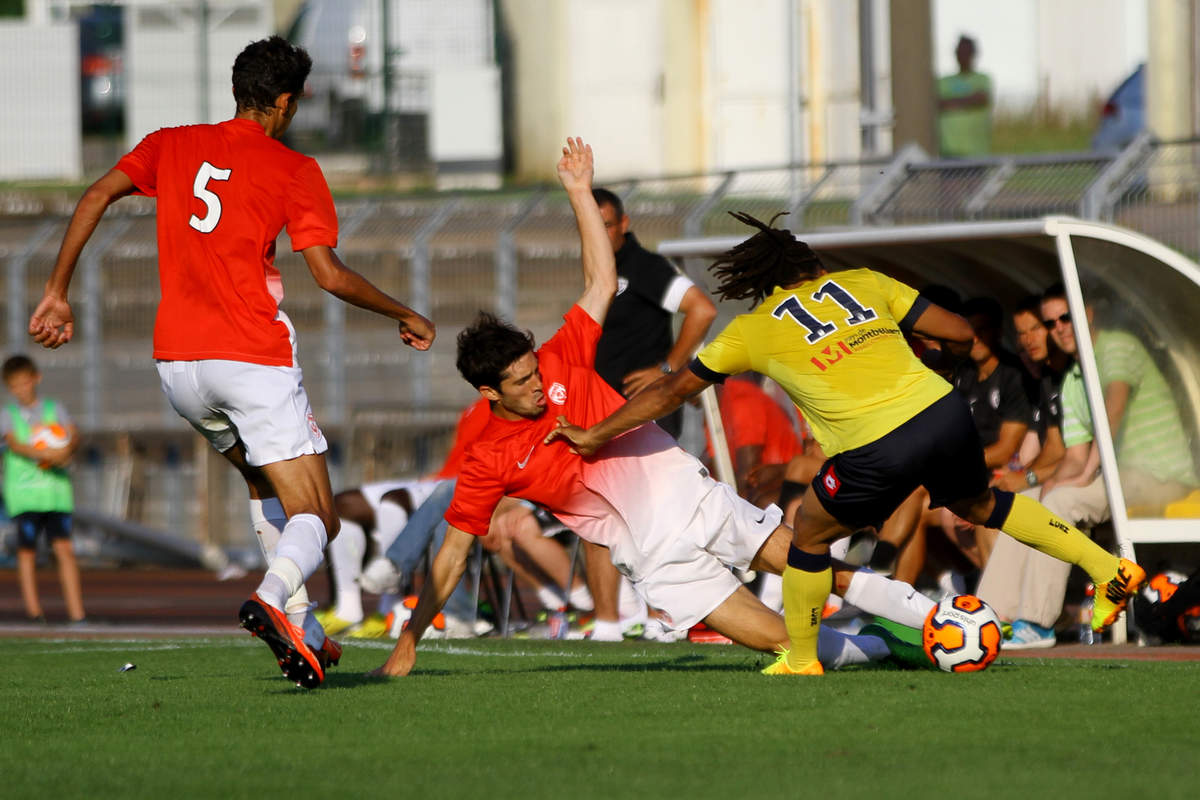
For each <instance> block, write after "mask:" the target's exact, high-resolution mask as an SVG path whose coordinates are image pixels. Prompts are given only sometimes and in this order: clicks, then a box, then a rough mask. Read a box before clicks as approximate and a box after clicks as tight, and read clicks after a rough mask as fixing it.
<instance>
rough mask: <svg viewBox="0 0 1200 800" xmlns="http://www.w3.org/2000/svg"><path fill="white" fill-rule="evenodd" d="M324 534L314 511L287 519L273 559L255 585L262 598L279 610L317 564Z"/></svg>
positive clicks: (322, 526)
mask: <svg viewBox="0 0 1200 800" xmlns="http://www.w3.org/2000/svg"><path fill="white" fill-rule="evenodd" d="M326 542H327V534H326V532H325V525H324V524H323V523H322V522H321V518H320V517H318V516H317V515H316V514H297V515H295V516H294V517H292V518H291V519H289V520H288V523H287V525H285V526H284V528H283V535H282V536H280V537H279V546H278V547H277V548H276V549H275V560H274V561H273V562H271V568H270V569H268V570H267V574H266V576H265V577H264V578H263V581H262V583H261V584H259V587H258V595H259V597H261V598H262V599H263V600H264V601H265V602H267V603H269V604H270V605H272V606H274V607H275V608H277V609H279V610H280V611H282V610H283V608H284V605H285V604H286V602H287V599H288V598H289V597H291V596H292V595H294V594H295V593H296V591H297V590H299V588H300V587H301V586H302V585H304V581H306V580H308V576H310V575H312V574H313V573H314V572H316V571H317V567H319V566H321V554H322V552H323V551H324V550H325V543H326Z"/></svg>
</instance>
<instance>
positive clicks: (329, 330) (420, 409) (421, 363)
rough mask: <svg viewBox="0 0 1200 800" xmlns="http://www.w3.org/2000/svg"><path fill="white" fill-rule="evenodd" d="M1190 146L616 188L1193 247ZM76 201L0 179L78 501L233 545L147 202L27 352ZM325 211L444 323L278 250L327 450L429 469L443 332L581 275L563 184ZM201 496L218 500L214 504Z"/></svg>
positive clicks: (14, 312)
mask: <svg viewBox="0 0 1200 800" xmlns="http://www.w3.org/2000/svg"><path fill="white" fill-rule="evenodd" d="M1198 162H1200V141H1197V140H1188V141H1174V142H1155V141H1153V140H1152V139H1151V138H1150V137H1148V136H1144V137H1142V138H1139V139H1138V140H1136V141H1135V142H1134V143H1133V144H1131V145H1130V146H1129V147H1128V148H1126V149H1125V150H1123V151H1120V152H1113V153H1080V154H1057V155H1041V156H1024V157H1015V156H1014V157H992V158H988V159H980V160H977V161H962V162H946V161H935V160H931V159H929V158H927V157H926V156H925V155H924V154H923V153H921V152H920V151H919V150H916V149H906V150H903V151H901V152H900V153H898V154H896V155H895V156H894V157H893V158H890V159H878V160H870V161H861V162H853V163H832V164H812V165H801V166H796V167H791V168H779V169H762V170H746V171H738V172H729V173H721V174H713V175H692V176H682V177H671V178H655V179H644V180H642V179H639V180H623V181H615V182H612V183H609V184H608V186H609V187H610V188H612V189H613V190H614V191H616V192H617V193H618V194H619V195H621V197H622V198H623V200H624V202H625V204H626V211H627V212H628V213H629V215H630V217H631V220H632V229H633V231H634V232H635V233H636V234H637V235H638V237H639V238H640V240H641V241H642V243H643V244H644V245H645V246H647V247H650V248H653V247H655V246H656V244H657V243H658V242H659V241H662V240H665V239H671V238H682V237H693V236H701V235H720V234H728V235H741V234H743V233H744V232H745V228H744V226H742V225H741V224H740V223H738V222H736V221H735V220H734V219H733V218H732V217H730V216H729V215H728V214H727V213H726V212H727V211H730V210H738V211H746V212H749V213H751V214H753V215H755V216H758V217H760V218H763V219H770V217H771V216H772V215H774V214H775V213H776V212H779V211H787V212H788V217H786V218H785V220H784V223H783V224H785V225H786V226H787V227H789V228H791V229H792V230H794V231H798V232H800V233H801V234H803V232H805V231H818V230H837V229H850V228H859V227H863V226H868V227H869V226H885V225H897V224H919V223H948V222H955V221H968V220H983V219H1020V218H1032V217H1038V216H1042V215H1046V214H1065V215H1076V216H1081V217H1084V218H1088V219H1097V220H1102V221H1107V222H1112V223H1115V224H1118V225H1123V226H1126V227H1129V228H1132V229H1134V230H1137V231H1139V232H1141V233H1144V234H1147V235H1149V236H1152V237H1154V238H1157V239H1159V240H1161V241H1163V242H1164V243H1166V244H1168V245H1169V246H1171V247H1173V248H1175V249H1177V250H1179V251H1181V252H1183V253H1184V254H1186V255H1188V256H1190V257H1193V258H1194V257H1195V256H1196V255H1197V253H1200V224H1198V222H1200V206H1198V203H1197V197H1198V194H1200V170H1198V169H1197V163H1198ZM73 202H74V198H71V197H67V196H65V194H62V195H52V196H37V197H33V196H26V195H22V194H19V193H5V194H0V260H3V262H4V264H5V266H6V269H5V272H4V290H5V297H6V302H5V303H3V304H0V318H2V320H3V326H4V327H3V330H4V331H5V332H6V335H7V339H8V343H7V344H8V351H9V352H27V353H30V354H31V355H33V356H34V358H35V359H36V360H37V361H38V363H39V365H40V367H41V369H42V372H43V376H44V379H43V384H42V390H43V392H44V393H45V394H46V395H50V396H54V397H57V398H59V399H60V400H62V401H63V402H64V403H65V404H66V406H67V408H68V409H69V410H70V411H71V413H72V414H73V415H74V416H75V418H76V420H77V421H78V422H79V424H80V427H81V429H82V430H83V431H84V433H85V435H86V436H87V437H88V440H89V445H88V446H87V447H85V448H84V450H83V453H82V455H81V457H80V459H79V464H78V465H77V467H76V473H77V476H78V484H79V491H80V504H81V505H82V506H86V507H90V508H96V509H99V510H105V511H108V512H111V513H112V514H114V515H116V516H123V517H128V518H131V519H135V520H136V521H139V522H142V523H144V524H146V525H150V526H155V527H159V528H162V529H167V530H173V531H175V532H177V533H181V534H187V535H193V536H199V537H204V536H211V537H213V538H214V541H215V543H217V544H231V543H232V544H242V543H243V542H244V541H246V540H247V535H244V534H243V533H242V531H243V530H245V529H246V522H245V504H244V503H243V502H241V497H242V495H241V492H243V491H244V490H243V489H241V488H240V485H239V484H238V482H237V480H238V479H237V478H236V476H235V475H234V474H233V473H232V471H228V470H226V471H224V472H221V473H214V472H213V471H212V470H210V469H209V468H208V467H207V466H205V464H206V462H205V460H204V459H205V458H207V457H208V456H207V455H205V454H206V453H207V450H206V448H204V447H200V446H198V443H197V439H196V437H195V436H194V435H193V434H191V433H190V431H189V430H188V429H187V428H186V426H185V425H184V424H183V423H182V422H180V421H179V419H178V418H177V417H176V415H175V414H174V412H173V411H172V410H171V409H170V408H169V406H168V405H167V403H166V401H165V399H164V398H163V396H162V393H161V391H160V389H159V387H158V379H157V373H156V371H155V370H154V369H153V365H152V363H151V356H150V337H151V333H152V330H153V321H154V313H155V306H156V304H157V298H158V285H157V274H156V247H155V238H154V237H155V231H154V205H153V202H152V201H150V200H146V199H145V198H128V199H126V200H123V201H121V202H120V203H118V204H117V205H116V206H114V207H113V208H112V209H111V210H110V212H109V214H108V215H107V216H106V218H105V220H104V221H103V222H102V223H101V225H100V227H99V228H98V229H97V232H96V234H95V235H94V237H93V239H92V241H91V243H90V244H89V246H88V248H87V250H86V251H85V254H84V256H83V258H82V259H81V262H80V264H79V267H78V273H79V274H77V276H76V278H75V284H74V289H73V295H72V297H73V305H74V309H75V313H76V338H75V340H74V341H73V342H72V343H71V344H70V345H68V346H66V347H64V348H61V349H59V350H55V351H38V352H33V347H32V345H31V344H30V341H29V339H28V337H27V335H26V334H25V326H26V324H27V321H28V318H29V314H30V313H31V312H32V309H33V305H34V303H35V302H36V301H37V300H38V299H39V298H40V296H41V291H42V287H43V285H44V283H45V280H46V277H47V275H48V274H49V271H50V269H51V267H52V265H53V261H54V257H55V253H56V251H57V248H58V245H59V242H60V241H61V238H62V234H63V231H64V230H65V226H66V221H67V218H68V216H69V214H70V211H71V208H72V207H73ZM338 214H339V219H340V220H341V226H342V227H341V237H340V244H339V248H338V249H339V254H340V255H341V256H342V258H343V260H344V261H345V262H346V263H347V264H349V265H350V266H352V267H353V268H354V269H356V270H358V271H360V272H362V273H364V274H365V275H366V276H368V277H369V278H370V279H371V280H372V281H373V282H375V283H376V284H378V285H379V286H380V287H381V288H382V289H383V290H384V291H387V292H389V293H391V294H393V295H395V296H397V297H400V298H401V299H403V300H404V301H406V302H408V303H410V304H411V305H413V306H414V307H416V308H417V309H419V310H421V311H422V312H424V313H426V314H427V315H429V316H430V317H431V318H432V319H433V320H434V321H435V322H436V323H437V325H438V338H437V341H436V342H435V344H434V346H433V347H432V349H431V350H430V351H428V352H425V353H418V352H415V351H413V350H411V349H409V348H407V347H405V346H403V345H402V344H401V343H400V341H399V339H398V337H397V336H396V332H395V329H394V327H393V326H392V325H390V324H389V323H387V322H386V321H385V320H382V319H380V318H378V317H376V316H374V315H372V314H369V313H367V312H364V311H361V310H359V309H356V308H351V307H347V306H345V305H344V304H342V303H341V302H340V301H337V300H335V299H334V298H332V297H331V296H329V295H326V294H325V293H323V292H321V291H320V290H319V289H318V287H317V286H316V284H315V283H314V282H313V281H312V279H311V278H310V277H309V276H308V275H307V268H306V266H305V265H304V262H303V259H301V258H300V257H299V256H298V255H296V254H293V253H290V252H289V253H281V254H280V255H279V256H278V257H277V265H278V266H279V268H280V270H281V272H282V273H283V275H284V287H285V292H286V295H285V298H284V301H283V304H282V307H283V308H284V310H285V311H286V312H287V313H288V315H289V316H290V317H291V319H292V321H293V323H294V324H295V327H296V330H297V335H298V337H299V341H300V358H301V363H302V364H303V366H304V369H305V385H306V387H307V389H308V391H309V394H310V396H311V398H312V402H313V406H314V409H315V410H316V413H317V418H318V420H320V421H321V423H322V426H323V428H324V429H325V430H326V433H327V436H329V438H330V440H331V443H332V446H333V449H332V451H331V454H330V463H331V466H332V470H333V474H334V482H335V488H340V487H342V486H351V485H357V484H358V483H360V482H363V481H369V480H378V479H382V478H389V477H395V476H401V475H405V476H411V475H418V474H421V473H423V472H426V471H428V470H431V469H432V468H435V467H436V466H437V465H438V463H439V462H440V460H441V458H442V456H443V455H444V453H445V451H446V449H447V448H448V445H449V442H450V439H451V437H452V434H453V425H454V421H455V419H456V417H457V414H458V412H459V411H460V410H461V409H462V408H463V407H465V406H466V405H467V404H468V403H470V402H471V401H472V400H473V399H474V397H475V392H474V391H473V390H472V389H471V387H470V386H469V385H468V384H467V383H466V382H464V381H463V380H462V379H461V378H460V377H459V375H458V373H457V370H456V368H455V365H454V360H455V359H454V356H455V353H454V348H455V335H456V334H457V332H458V331H459V330H461V329H462V328H463V327H464V326H465V325H466V324H468V322H469V321H470V320H471V319H472V318H473V317H474V315H475V313H476V312H477V311H478V310H480V309H484V310H488V311H494V312H497V313H499V314H501V315H502V316H504V317H507V318H511V319H513V320H514V321H515V322H516V323H517V324H519V325H521V326H522V327H526V328H529V329H530V330H532V331H533V333H534V334H535V336H536V337H537V338H538V340H539V341H542V340H544V339H545V338H546V337H547V336H549V335H550V334H551V333H552V332H553V331H554V330H555V329H556V328H557V327H558V325H559V323H560V319H561V316H562V314H563V313H564V312H565V311H566V309H567V308H568V306H569V304H570V303H571V302H572V301H574V299H575V298H576V297H577V296H578V294H579V292H580V290H581V281H580V271H579V242H578V237H577V233H576V230H575V224H574V219H573V216H572V214H571V211H570V207H569V205H568V204H567V202H566V198H565V195H563V193H562V192H561V191H557V190H555V189H549V188H533V189H528V190H524V191H510V192H491V193H487V192H484V193H462V194H431V195H424V196H411V197H409V196H389V197H374V198H354V199H343V200H341V201H340V202H339V206H338ZM691 269H692V270H693V271H694V272H697V274H694V275H693V276H692V277H693V278H695V279H697V280H698V282H700V283H701V284H704V283H705V276H703V275H700V274H698V270H697V269H696V267H695V265H691ZM212 475H218V477H212ZM214 481H216V482H218V483H220V482H222V481H227V482H228V485H222V486H214V485H213V482H214ZM217 489H220V491H217ZM212 497H217V498H218V501H216V502H217V504H220V503H221V502H224V507H223V508H214V501H213V500H212ZM224 498H231V499H230V500H229V501H228V502H225V501H224ZM206 531H207V532H208V533H206Z"/></svg>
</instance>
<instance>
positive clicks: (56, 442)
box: [29, 422, 71, 450]
mask: <svg viewBox="0 0 1200 800" xmlns="http://www.w3.org/2000/svg"><path fill="white" fill-rule="evenodd" d="M70 443H71V437H70V436H68V435H67V429H66V428H64V427H63V426H62V425H59V424H58V423H57V422H52V423H50V424H49V425H35V426H34V427H33V430H32V431H31V432H30V436H29V444H31V445H32V446H33V448H34V449H35V450H49V449H58V448H60V447H66V446H67V445H68V444H70Z"/></svg>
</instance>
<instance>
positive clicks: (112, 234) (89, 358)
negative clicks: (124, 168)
mask: <svg viewBox="0 0 1200 800" xmlns="http://www.w3.org/2000/svg"><path fill="white" fill-rule="evenodd" d="M132 224H133V221H132V220H129V219H118V220H114V221H113V222H112V223H111V224H109V225H107V226H105V228H104V232H103V234H102V235H101V236H100V237H98V238H97V239H95V240H93V244H92V245H91V247H89V248H88V251H87V254H86V255H85V256H84V258H83V296H84V297H85V298H87V301H86V303H85V305H84V308H83V326H82V327H83V331H82V333H83V355H84V362H83V421H84V426H85V427H86V428H88V429H90V430H96V429H98V428H99V427H100V420H101V419H102V417H103V414H104V396H103V392H104V379H103V376H104V326H103V322H104V277H103V276H102V275H101V273H100V262H101V261H102V259H103V258H104V254H105V253H107V252H108V251H109V249H110V248H111V247H112V246H113V245H114V244H116V242H117V240H118V239H120V238H121V236H122V235H123V234H124V233H125V231H127V230H129V227H130V226H131V225H132Z"/></svg>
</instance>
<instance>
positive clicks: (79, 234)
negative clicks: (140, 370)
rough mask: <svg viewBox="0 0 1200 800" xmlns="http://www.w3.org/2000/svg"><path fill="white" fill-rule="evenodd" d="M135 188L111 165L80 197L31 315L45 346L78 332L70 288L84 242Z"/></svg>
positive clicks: (31, 323) (36, 336) (36, 334)
mask: <svg viewBox="0 0 1200 800" xmlns="http://www.w3.org/2000/svg"><path fill="white" fill-rule="evenodd" d="M134 188H135V187H134V185H133V181H132V180H130V179H129V176H128V175H126V174H125V173H124V172H121V170H119V169H110V170H109V171H108V173H107V174H105V175H104V177H102V178H101V179H100V180H98V181H96V182H95V183H93V184H92V185H91V186H89V187H88V188H87V191H85V192H84V193H83V197H81V198H79V203H78V204H77V205H76V206H75V213H73V214H72V215H71V221H70V223H68V224H67V232H66V233H65V234H63V240H62V244H61V245H60V246H59V248H58V258H56V259H55V261H54V271H53V272H51V273H50V280H48V281H46V290H45V293H44V294H43V295H42V299H41V301H40V302H39V303H38V304H37V308H35V309H34V311H33V315H32V316H31V317H30V318H29V335H30V336H32V337H33V340H34V341H35V342H37V343H38V344H40V345H41V346H42V347H48V348H50V349H54V348H57V347H61V346H62V345H64V344H66V343H67V342H69V341H71V337H72V336H74V335H75V317H74V315H73V314H72V313H71V304H70V303H69V302H67V290H68V289H69V288H70V286H71V277H72V276H73V275H74V274H75V265H76V263H78V261H79V254H80V253H82V252H83V247H84V245H86V244H87V242H88V239H90V238H91V237H92V234H93V233H94V232H95V230H96V226H97V225H99V224H100V218H101V217H103V216H104V212H105V211H107V210H108V207H109V206H110V205H112V204H113V203H114V202H115V201H117V200H119V199H121V198H122V197H125V196H126V195H129V194H132V193H133V190H134Z"/></svg>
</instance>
